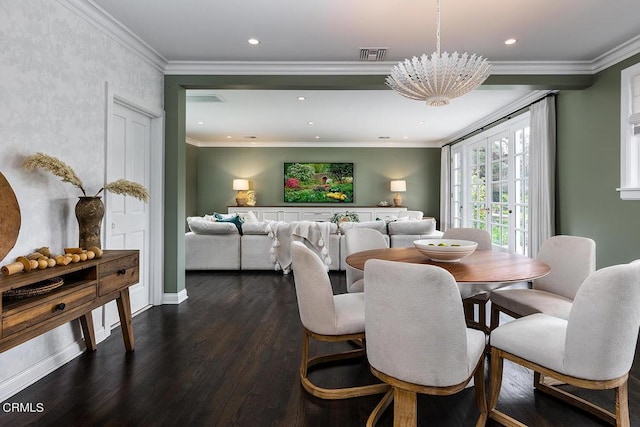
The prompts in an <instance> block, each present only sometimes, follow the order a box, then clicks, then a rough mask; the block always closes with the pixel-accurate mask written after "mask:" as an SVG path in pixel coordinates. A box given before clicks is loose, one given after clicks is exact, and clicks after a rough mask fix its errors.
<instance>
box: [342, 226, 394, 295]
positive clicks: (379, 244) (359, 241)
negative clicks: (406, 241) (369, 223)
mask: <svg viewBox="0 0 640 427" xmlns="http://www.w3.org/2000/svg"><path fill="white" fill-rule="evenodd" d="M344 243H345V250H346V254H347V256H349V255H351V254H354V253H356V252H362V251H368V250H370V249H385V248H388V247H389V244H388V243H387V240H386V239H385V237H384V235H383V234H382V233H380V232H379V231H378V230H374V229H372V228H364V227H363V228H352V229H350V230H347V232H346V233H345V235H344ZM345 272H346V277H347V292H363V291H364V272H362V271H361V270H358V269H356V268H353V267H351V266H350V265H347V267H346V269H345Z"/></svg>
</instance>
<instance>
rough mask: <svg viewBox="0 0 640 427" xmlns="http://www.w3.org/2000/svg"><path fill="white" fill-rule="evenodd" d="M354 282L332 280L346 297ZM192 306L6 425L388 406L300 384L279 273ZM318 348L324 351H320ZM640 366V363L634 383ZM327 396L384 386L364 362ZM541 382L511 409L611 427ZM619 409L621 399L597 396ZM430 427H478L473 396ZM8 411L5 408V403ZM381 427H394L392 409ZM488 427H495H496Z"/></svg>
mask: <svg viewBox="0 0 640 427" xmlns="http://www.w3.org/2000/svg"><path fill="white" fill-rule="evenodd" d="M343 275H344V274H342V275H341V274H337V273H332V281H333V283H334V288H335V290H336V292H343V291H344V282H343V280H344V279H343ZM187 290H188V294H189V299H188V300H187V301H185V302H184V303H182V304H180V305H178V306H161V307H154V308H151V309H149V310H147V311H146V312H143V313H141V314H139V315H138V316H136V317H135V318H134V320H133V326H134V331H135V335H136V350H135V352H133V353H130V354H127V353H125V351H124V346H123V343H122V337H121V335H120V331H119V330H115V331H113V334H112V335H111V336H110V337H109V338H108V339H106V340H105V341H103V342H102V343H100V344H99V345H98V348H97V351H95V352H93V353H85V354H83V355H82V356H80V357H78V358H76V359H74V360H73V361H71V362H69V363H68V364H66V365H65V366H63V367H61V368H60V369H58V370H56V371H55V372H53V373H52V374H50V375H48V376H47V377H46V378H44V379H42V380H40V381H38V382H37V383H36V384H34V385H32V386H31V387H29V388H27V389H26V390H24V391H22V392H21V393H19V394H17V395H15V396H13V397H12V398H10V399H9V400H7V402H5V403H16V402H17V403H31V404H33V406H34V407H36V404H38V403H41V404H42V405H43V406H44V411H43V412H41V413H38V412H34V413H7V412H5V411H3V410H0V425H2V426H21V425H37V426H49V425H51V426H53V425H65V426H175V425H180V426H192V425H193V426H251V427H256V426H287V427H288V426H323V427H324V426H346V427H351V426H363V425H364V424H365V421H366V419H367V417H368V415H369V413H370V412H371V410H372V409H373V408H374V406H375V405H376V404H377V402H378V401H379V399H380V397H381V396H371V397H365V398H355V399H349V400H343V401H323V400H320V399H316V398H313V397H311V396H309V395H308V394H306V393H305V392H304V390H303V389H302V387H301V386H300V383H299V378H298V368H299V357H300V342H301V331H300V321H299V318H298V311H297V305H296V298H295V291H294V288H293V280H292V278H291V277H288V276H283V275H281V274H279V273H275V272H257V273H252V272H222V273H220V272H218V273H189V274H188V275H187ZM314 350H316V351H317V350H318V347H312V351H314ZM639 362H640V361H638V360H636V365H635V367H634V372H637V369H636V367H637V366H638V363H639ZM312 378H314V379H315V380H316V381H317V382H320V383H321V384H323V385H325V386H335V385H340V384H344V385H346V384H349V383H353V382H354V381H361V382H363V383H364V382H372V381H374V380H373V378H372V376H371V374H370V373H369V371H368V369H367V367H366V365H365V364H364V363H357V362H356V363H354V364H351V365H348V366H339V367H333V368H330V370H321V371H316V372H314V373H313V376H312ZM532 381H533V379H532V374H531V373H530V372H529V371H527V370H524V369H522V368H519V367H516V366H514V365H511V364H506V366H505V376H504V382H503V389H502V394H501V399H500V404H499V406H500V407H501V408H502V409H503V410H504V411H505V412H507V413H509V414H511V415H514V416H516V417H517V418H518V419H519V420H521V421H522V422H525V423H527V424H528V425H530V426H567V427H575V426H581V427H586V426H602V425H607V424H605V423H603V422H601V421H599V420H598V419H595V418H592V417H590V416H588V415H585V414H584V413H582V412H579V411H577V410H574V409H572V408H570V407H568V406H566V405H565V404H562V403H560V402H558V401H556V400H554V399H552V398H550V397H547V396H544V395H541V394H538V393H534V391H533V389H532V386H531V384H532ZM586 396H589V397H591V398H593V397H596V398H597V401H598V402H603V403H605V404H606V405H608V406H609V407H610V408H612V406H613V395H612V394H611V393H607V392H604V393H603V392H599V393H597V394H596V393H594V392H592V393H589V394H587V395H586ZM629 397H630V399H629V406H630V410H631V424H632V425H634V426H640V381H638V380H637V377H636V378H634V379H632V380H631V382H630V396H629ZM418 405H419V408H418V416H419V418H420V421H419V425H431V426H472V425H474V422H475V419H476V418H477V409H476V406H475V397H474V394H473V390H471V389H468V390H464V391H463V392H461V393H459V394H458V395H456V396H450V397H429V396H420V397H419V399H418ZM2 407H5V405H4V404H3V406H2ZM379 425H381V426H390V425H392V417H391V410H388V411H387V413H386V414H385V416H384V418H383V419H382V420H381V422H380V424H379ZM488 425H494V424H493V423H492V422H491V421H490V422H489V423H488Z"/></svg>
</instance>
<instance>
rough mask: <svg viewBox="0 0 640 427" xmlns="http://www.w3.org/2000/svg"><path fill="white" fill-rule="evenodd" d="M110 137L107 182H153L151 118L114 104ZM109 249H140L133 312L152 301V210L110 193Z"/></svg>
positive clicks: (131, 292) (133, 292)
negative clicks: (150, 255) (150, 219)
mask: <svg viewBox="0 0 640 427" xmlns="http://www.w3.org/2000/svg"><path fill="white" fill-rule="evenodd" d="M111 123H112V131H111V139H110V141H109V144H108V146H107V182H113V181H115V180H118V179H127V180H129V181H134V182H137V183H139V184H142V185H143V186H145V187H146V188H147V189H148V188H149V184H150V168H149V160H148V159H149V158H150V149H151V119H150V118H149V117H147V116H145V115H143V114H140V113H138V112H136V111H133V110H131V109H129V108H126V107H125V106H122V105H120V104H115V105H114V109H113V117H112V121H111ZM106 201H107V217H106V228H107V230H106V234H107V244H108V248H112V249H138V250H140V282H139V283H138V284H136V285H134V286H132V287H131V288H129V293H130V295H131V311H132V312H137V311H139V310H141V309H144V308H146V307H147V306H149V305H150V304H151V293H150V287H149V234H148V230H149V210H148V205H147V204H146V203H144V202H142V201H140V200H138V199H136V198H133V197H130V196H123V195H118V194H114V193H111V192H109V193H107V195H106Z"/></svg>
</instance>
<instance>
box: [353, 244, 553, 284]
mask: <svg viewBox="0 0 640 427" xmlns="http://www.w3.org/2000/svg"><path fill="white" fill-rule="evenodd" d="M369 259H382V260H388V261H398V262H410V263H414V264H429V265H436V266H438V267H442V268H444V269H445V270H447V271H449V273H451V274H452V275H453V277H454V278H455V279H456V282H458V283H461V284H463V283H487V284H489V283H494V284H498V283H503V284H509V283H514V282H526V281H529V280H532V279H537V278H538V277H542V276H544V275H546V274H548V273H549V266H548V265H547V264H545V263H543V262H541V261H538V260H535V259H532V258H529V257H526V256H523V255H517V254H510V253H506V252H500V251H475V252H474V253H472V254H471V255H469V256H468V257H466V258H463V259H462V260H460V261H458V262H436V261H432V260H431V259H430V258H428V257H427V256H426V255H423V254H421V253H420V252H418V250H417V249H416V248H411V247H409V248H387V249H373V250H370V251H363V252H357V253H354V254H351V255H349V256H348V257H347V258H346V262H347V264H349V265H350V266H351V267H353V268H357V269H358V270H364V263H365V262H366V261H367V260H369ZM494 288H495V287H494Z"/></svg>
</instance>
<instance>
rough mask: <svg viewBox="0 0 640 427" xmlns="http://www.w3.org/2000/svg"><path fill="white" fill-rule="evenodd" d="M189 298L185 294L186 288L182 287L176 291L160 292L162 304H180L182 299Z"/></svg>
mask: <svg viewBox="0 0 640 427" xmlns="http://www.w3.org/2000/svg"><path fill="white" fill-rule="evenodd" d="M187 298H189V297H188V296H187V290H186V289H183V290H181V291H180V292H178V293H172V294H169V293H166V292H165V293H164V294H162V304H180V303H181V302H183V301H186V299H187Z"/></svg>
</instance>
